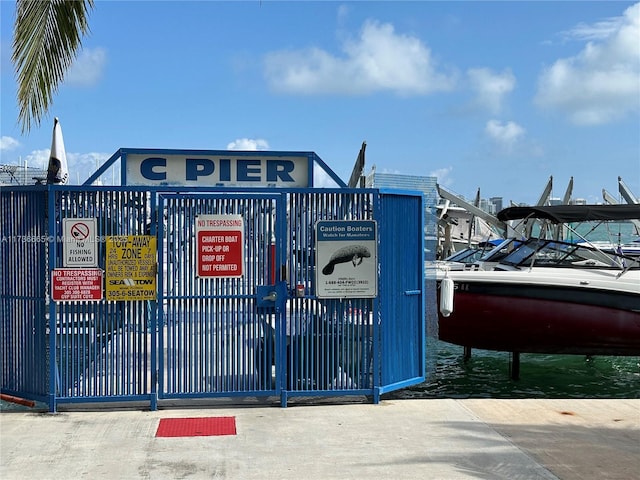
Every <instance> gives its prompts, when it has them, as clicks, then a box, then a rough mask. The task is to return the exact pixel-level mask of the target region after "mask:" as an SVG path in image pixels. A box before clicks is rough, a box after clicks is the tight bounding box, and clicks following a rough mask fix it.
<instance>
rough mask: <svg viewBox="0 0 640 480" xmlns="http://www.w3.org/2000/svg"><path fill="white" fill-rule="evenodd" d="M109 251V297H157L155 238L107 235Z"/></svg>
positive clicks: (107, 284)
mask: <svg viewBox="0 0 640 480" xmlns="http://www.w3.org/2000/svg"><path fill="white" fill-rule="evenodd" d="M106 253H107V262H106V265H105V267H106V268H105V276H106V282H105V283H106V300H155V299H156V296H157V289H156V273H157V270H158V267H157V262H156V254H157V241H156V237H154V236H152V235H122V236H112V237H106Z"/></svg>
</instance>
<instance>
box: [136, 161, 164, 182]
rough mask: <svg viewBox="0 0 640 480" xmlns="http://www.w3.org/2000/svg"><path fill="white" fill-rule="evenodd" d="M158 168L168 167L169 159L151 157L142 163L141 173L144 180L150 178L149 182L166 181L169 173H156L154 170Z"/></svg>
mask: <svg viewBox="0 0 640 480" xmlns="http://www.w3.org/2000/svg"><path fill="white" fill-rule="evenodd" d="M156 167H165V168H166V167H167V159H166V158H160V157H149V158H145V159H144V160H143V161H142V163H140V173H141V174H142V176H143V177H144V178H148V179H149V180H166V179H167V172H166V171H165V172H156V171H155V170H154V169H155V168H156Z"/></svg>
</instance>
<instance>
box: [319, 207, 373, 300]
mask: <svg viewBox="0 0 640 480" xmlns="http://www.w3.org/2000/svg"><path fill="white" fill-rule="evenodd" d="M315 231H316V296H317V297H318V298H373V297H376V296H377V295H378V281H377V271H378V251H377V226H376V222H375V221H373V220H320V221H318V222H316V226H315Z"/></svg>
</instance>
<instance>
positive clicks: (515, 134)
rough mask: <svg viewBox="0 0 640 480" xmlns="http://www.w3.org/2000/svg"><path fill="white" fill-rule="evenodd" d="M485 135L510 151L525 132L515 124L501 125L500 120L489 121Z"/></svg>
mask: <svg viewBox="0 0 640 480" xmlns="http://www.w3.org/2000/svg"><path fill="white" fill-rule="evenodd" d="M484 130H485V133H486V134H487V135H488V136H489V138H491V139H492V140H493V141H494V142H495V143H497V144H498V145H499V146H500V147H501V148H503V149H505V150H508V151H510V150H511V149H512V148H513V146H514V145H515V144H516V142H517V141H518V140H520V138H522V137H523V136H524V133H525V130H524V128H522V127H521V126H520V125H518V124H517V123H515V122H505V123H501V122H500V121H498V120H489V121H488V122H487V125H486V126H485V129H484Z"/></svg>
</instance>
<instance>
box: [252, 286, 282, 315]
mask: <svg viewBox="0 0 640 480" xmlns="http://www.w3.org/2000/svg"><path fill="white" fill-rule="evenodd" d="M286 301H287V293H286V283H285V282H278V283H276V284H275V285H257V286H256V307H258V308H260V309H262V310H263V311H265V310H266V311H265V312H264V313H274V312H276V311H279V310H280V308H282V307H284V305H285V303H286Z"/></svg>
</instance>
